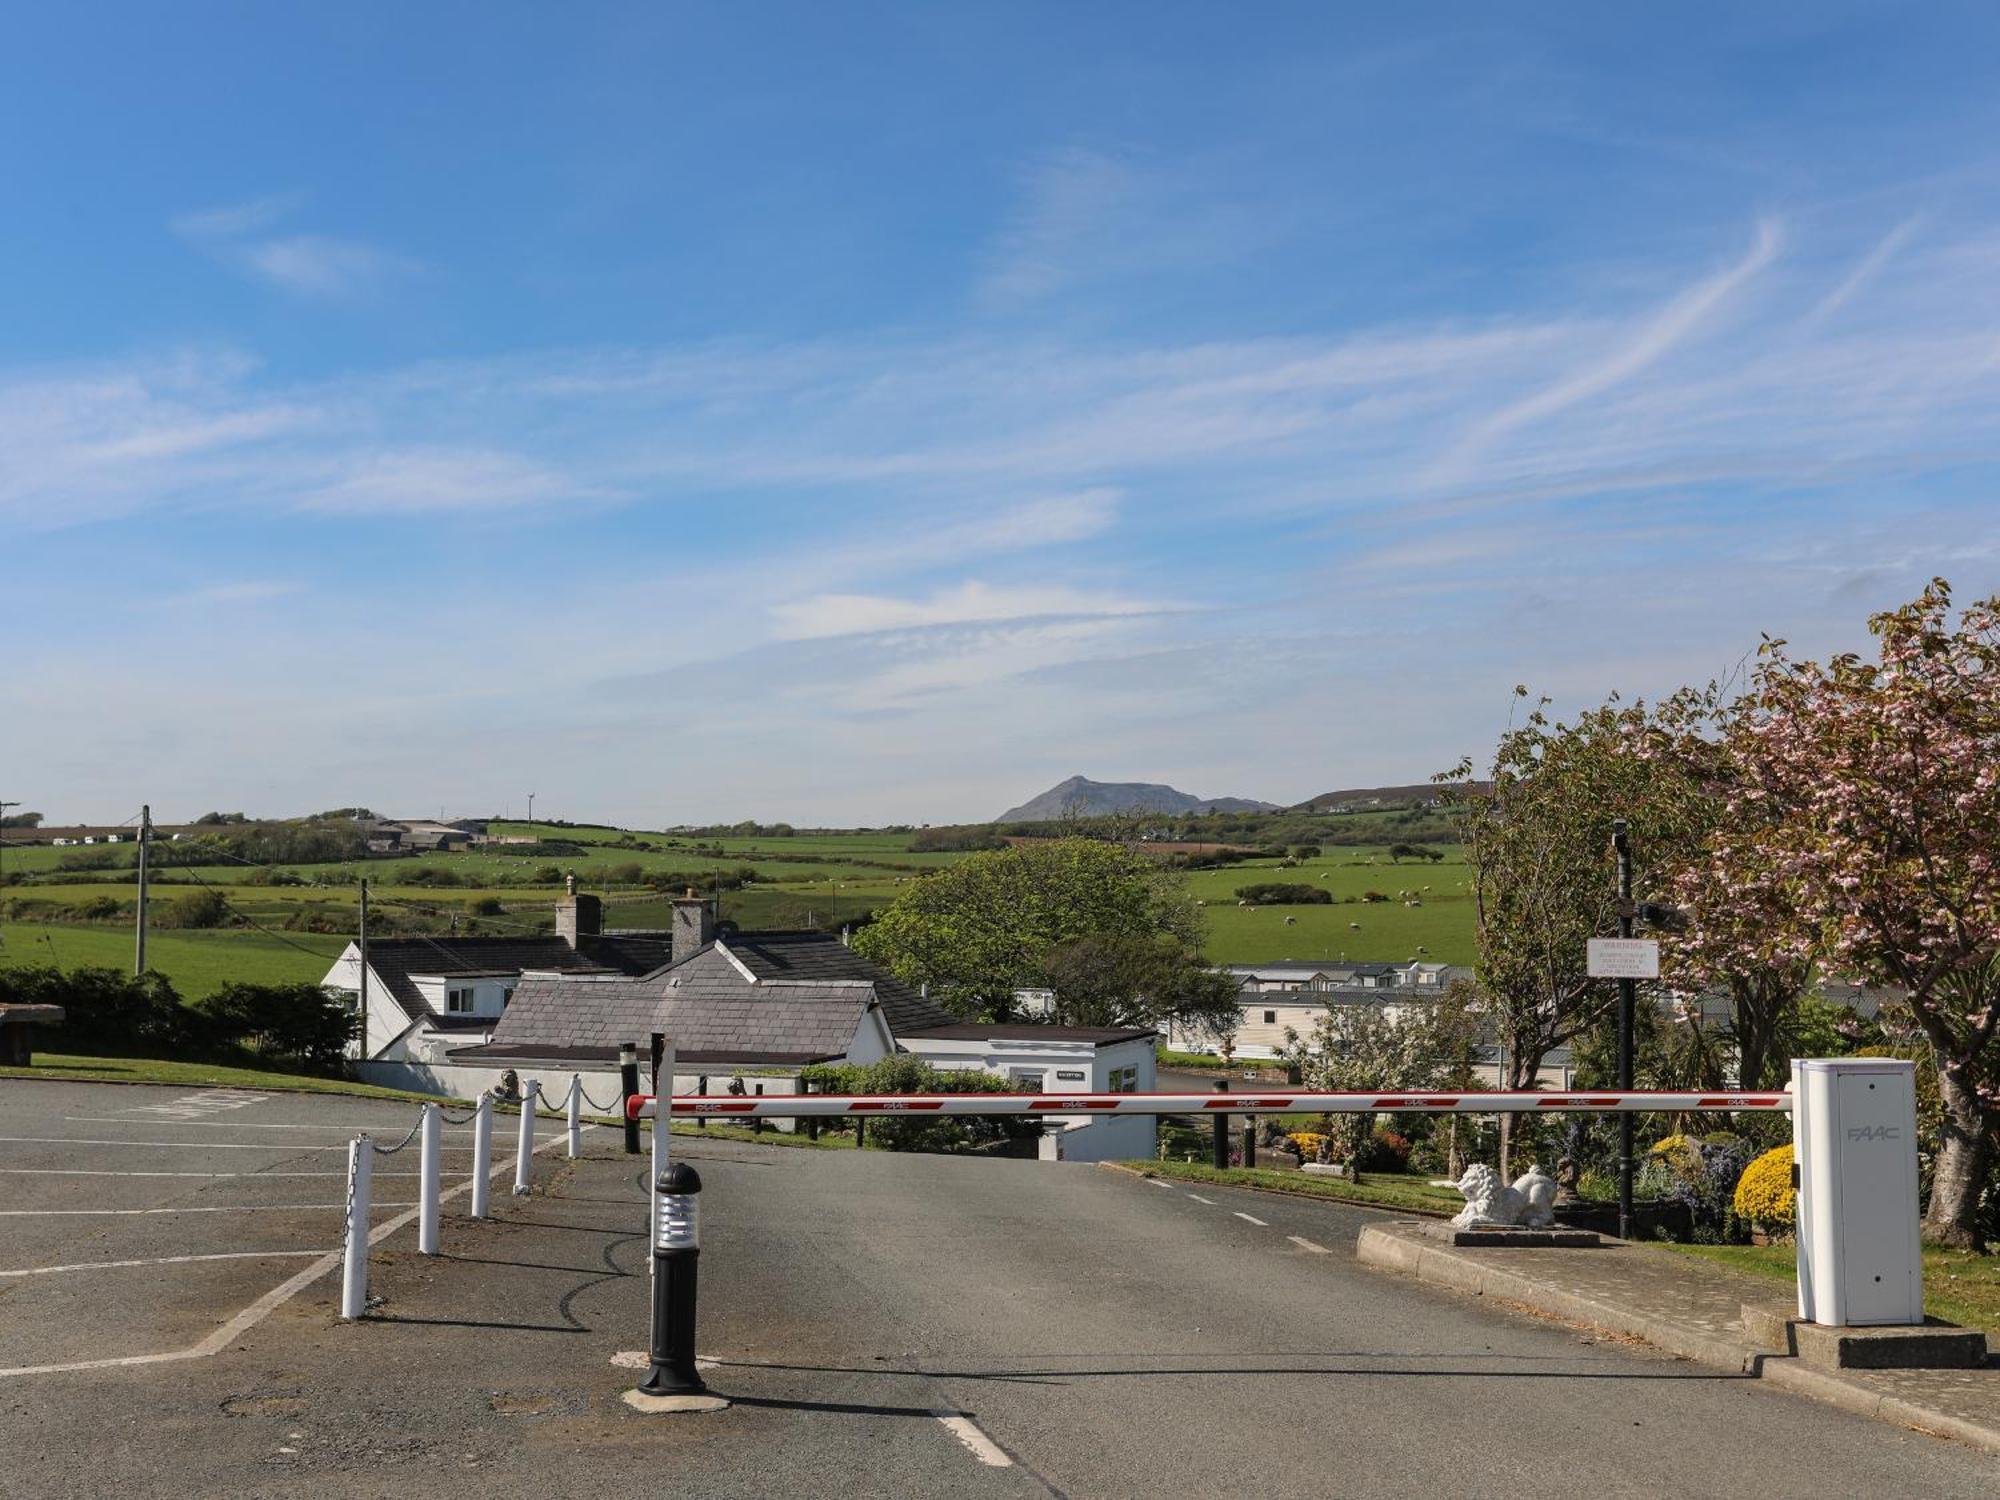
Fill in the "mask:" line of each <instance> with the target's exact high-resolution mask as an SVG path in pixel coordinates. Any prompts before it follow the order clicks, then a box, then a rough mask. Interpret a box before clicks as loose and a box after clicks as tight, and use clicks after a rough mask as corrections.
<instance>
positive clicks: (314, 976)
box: [0, 922, 347, 1000]
mask: <svg viewBox="0 0 2000 1500" xmlns="http://www.w3.org/2000/svg"><path fill="white" fill-rule="evenodd" d="M285 937H286V939H288V941H280V940H279V939H277V938H273V937H267V936H265V935H264V934H263V933H261V932H254V931H246V930H242V929H222V930H217V931H212V932H154V933H151V934H149V935H148V936H147V938H146V961H147V964H148V965H149V966H150V967H152V968H155V969H158V970H159V971H160V972H161V973H162V974H165V975H166V976H167V977H168V978H169V979H171V980H172V981H173V983H174V988H175V989H177V990H178V991H180V994H181V998H182V999H185V1000H199V999H200V998H201V997H202V996H204V995H207V994H212V993H213V992H214V991H216V990H219V989H221V988H222V987H223V986H224V985H225V984H232V983H245V984H295V983H303V982H311V981H316V980H318V979H320V978H322V977H323V976H324V975H325V974H326V971H327V968H328V966H329V965H331V964H332V962H333V960H334V959H335V957H337V956H338V955H339V953H340V950H341V949H342V948H343V947H345V946H346V944H347V939H345V938H341V937H325V936H320V935H318V934H315V933H305V932H301V933H297V934H293V933H287V934H285ZM294 944H295V945H296V946H293V945H294ZM47 963H53V964H55V965H56V966H57V967H58V968H64V969H79V968H106V969H128V970H129V969H130V968H131V967H132V930H131V928H130V927H113V926H108V925H93V924H85V923H75V924H69V925H64V926H53V925H45V924H36V923H22V922H7V923H4V924H0V968H4V967H7V966H8V965H11V964H47Z"/></svg>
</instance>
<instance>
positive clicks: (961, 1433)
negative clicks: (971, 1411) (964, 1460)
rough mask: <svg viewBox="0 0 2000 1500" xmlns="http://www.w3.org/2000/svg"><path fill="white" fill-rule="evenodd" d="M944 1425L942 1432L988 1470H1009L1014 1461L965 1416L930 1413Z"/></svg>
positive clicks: (954, 1413) (946, 1412) (951, 1413)
mask: <svg viewBox="0 0 2000 1500" xmlns="http://www.w3.org/2000/svg"><path fill="white" fill-rule="evenodd" d="M932 1415H934V1416H935V1417H936V1418H937V1419H938V1420H939V1421H940V1422H942V1423H943V1424H944V1430H945V1431H946V1432H948V1433H950V1434H951V1435H952V1436H953V1437H955V1438H957V1439H958V1440H959V1441H960V1442H961V1443H963V1444H965V1447H966V1451H967V1452H969V1453H970V1454H971V1455H972V1456H973V1457H974V1458H976V1459H978V1460H979V1461H980V1462H981V1463H983V1464H985V1465H986V1467H987V1468H989V1469H1011V1468H1013V1467H1014V1460H1013V1459H1011V1458H1009V1457H1008V1456H1007V1454H1006V1452H1005V1451H1004V1450H1003V1449H1002V1448H1001V1447H1000V1445H999V1444H998V1443H996V1442H994V1441H993V1439H992V1438H990V1437H988V1436H987V1435H986V1434H985V1433H983V1432H981V1431H980V1430H979V1425H978V1424H977V1423H976V1422H974V1421H973V1420H972V1418H970V1417H967V1416H962V1415H960V1414H959V1413H958V1412H955V1411H941V1412H934V1413H932Z"/></svg>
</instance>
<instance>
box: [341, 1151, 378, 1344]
mask: <svg viewBox="0 0 2000 1500" xmlns="http://www.w3.org/2000/svg"><path fill="white" fill-rule="evenodd" d="M374 1168H375V1144H374V1142H372V1141H370V1140H369V1139H368V1137H367V1136H365V1135H357V1136H356V1137H355V1138H354V1139H353V1140H351V1141H349V1142H348V1143H347V1260H346V1264H345V1265H344V1266H343V1267H342V1268H341V1278H340V1315H341V1316H342V1317H343V1318H346V1319H347V1320H348V1321H349V1322H352V1321H353V1320H354V1319H356V1318H358V1317H360V1316H361V1315H362V1314H363V1313H364V1312H366V1311H367V1310H368V1185H369V1179H370V1178H371V1177H372V1176H373V1174H374Z"/></svg>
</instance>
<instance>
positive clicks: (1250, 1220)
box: [1236, 1212, 1271, 1229]
mask: <svg viewBox="0 0 2000 1500" xmlns="http://www.w3.org/2000/svg"><path fill="white" fill-rule="evenodd" d="M1236 1217H1237V1218H1239V1219H1241V1220H1242V1221H1243V1222H1244V1223H1246V1224H1255V1225H1256V1226H1257V1227H1258V1228H1259V1229H1269V1228H1270V1227H1271V1226H1270V1225H1269V1224H1266V1223H1265V1222H1264V1221H1263V1220H1262V1219H1258V1218H1253V1217H1251V1216H1250V1215H1249V1214H1246V1213H1241V1212H1239V1213H1238V1214H1237V1215H1236Z"/></svg>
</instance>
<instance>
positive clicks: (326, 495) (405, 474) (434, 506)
mask: <svg viewBox="0 0 2000 1500" xmlns="http://www.w3.org/2000/svg"><path fill="white" fill-rule="evenodd" d="M597 498H601V492H599V491H595V490H593V489H592V488H591V487H590V486H588V485H585V484H581V483H579V482H578V481H576V480H574V479H572V478H569V477H568V476H565V475H564V474H562V473H561V472H559V471H557V470H555V469H551V468H548V467H545V466H543V465H541V464H538V463H535V462H533V461H531V460H528V459H524V458H522V457H520V456H519V455H517V454H513V453H508V452H505V451H502V450H499V449H491V448H420V447H410V448H392V449H384V450H381V451H375V452H364V453H360V454H356V455H354V456H352V457H351V458H348V459H347V460H345V461H344V462H343V463H342V464H341V466H340V472H339V473H338V474H336V475H335V476H333V477H332V478H330V479H328V480H327V481H326V482H325V483H323V484H319V485H316V486H314V487H312V488H310V489H307V490H306V491H304V492H303V493H301V494H299V495H298V497H297V503H298V504H299V506H300V507H301V508H303V509H305V510H312V511H322V512H328V513H332V514H336V515H387V514H420V513H423V512H428V511H486V510H507V509H512V508H516V507H521V506H529V505H540V504H545V503H549V502H558V501H577V500H588V499H597Z"/></svg>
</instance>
